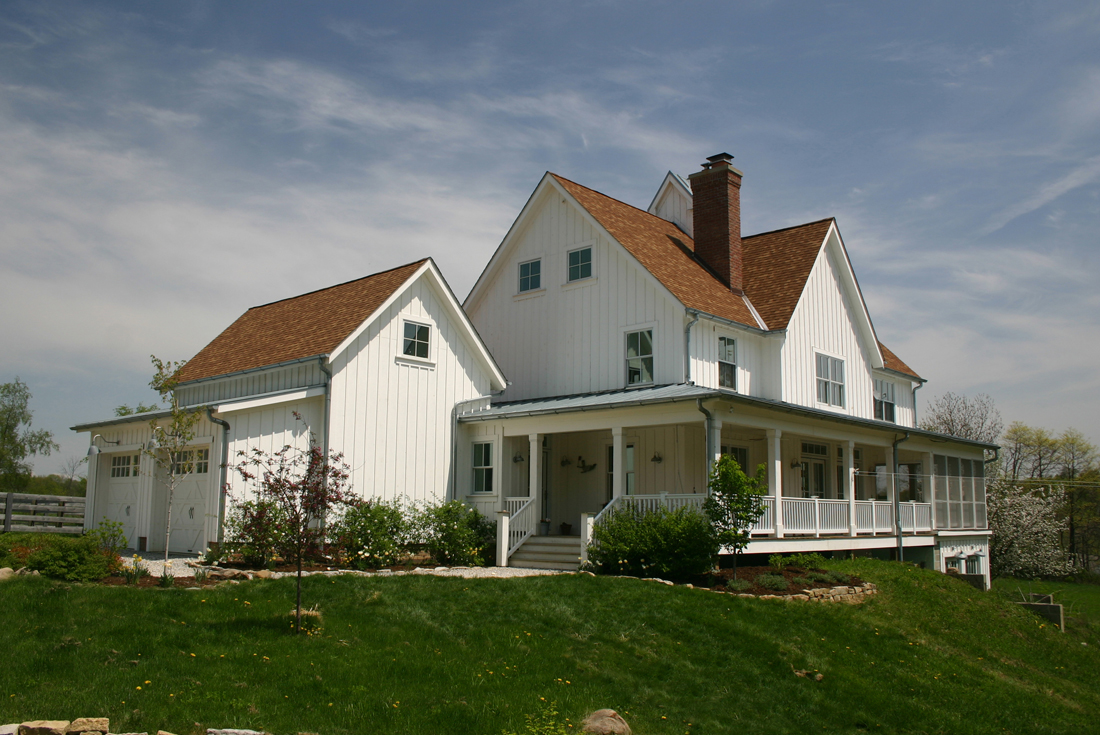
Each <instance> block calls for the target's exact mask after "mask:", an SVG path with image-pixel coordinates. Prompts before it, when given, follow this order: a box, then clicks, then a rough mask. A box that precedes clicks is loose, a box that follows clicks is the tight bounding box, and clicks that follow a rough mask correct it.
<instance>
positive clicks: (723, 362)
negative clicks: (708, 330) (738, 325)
mask: <svg viewBox="0 0 1100 735" xmlns="http://www.w3.org/2000/svg"><path fill="white" fill-rule="evenodd" d="M718 387H719V388H729V389H730V390H737V340H735V339H734V338H733V337H719V338H718Z"/></svg>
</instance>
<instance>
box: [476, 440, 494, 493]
mask: <svg viewBox="0 0 1100 735" xmlns="http://www.w3.org/2000/svg"><path fill="white" fill-rule="evenodd" d="M473 491H474V492H475V493H491V492H493V444H492V442H478V443H476V444H474V487H473Z"/></svg>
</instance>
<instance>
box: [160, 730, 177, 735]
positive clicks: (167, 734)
mask: <svg viewBox="0 0 1100 735" xmlns="http://www.w3.org/2000/svg"><path fill="white" fill-rule="evenodd" d="M157 735H174V733H170V732H168V731H167V730H157Z"/></svg>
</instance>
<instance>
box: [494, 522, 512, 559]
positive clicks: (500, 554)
mask: <svg viewBox="0 0 1100 735" xmlns="http://www.w3.org/2000/svg"><path fill="white" fill-rule="evenodd" d="M510 520H511V518H510V517H509V515H508V511H506V510H498V511H497V566H499V567H506V566H508V537H509V536H510V535H511V534H510V533H509V530H510V529H509V521H510Z"/></svg>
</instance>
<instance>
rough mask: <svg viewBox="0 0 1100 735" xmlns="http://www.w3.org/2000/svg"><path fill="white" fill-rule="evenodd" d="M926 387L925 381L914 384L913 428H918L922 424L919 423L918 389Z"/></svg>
mask: <svg viewBox="0 0 1100 735" xmlns="http://www.w3.org/2000/svg"><path fill="white" fill-rule="evenodd" d="M923 387H924V383H917V384H916V385H914V386H913V428H914V429H916V428H917V427H918V426H919V425H920V424H918V423H917V391H918V390H920V389H921V388H923Z"/></svg>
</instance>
